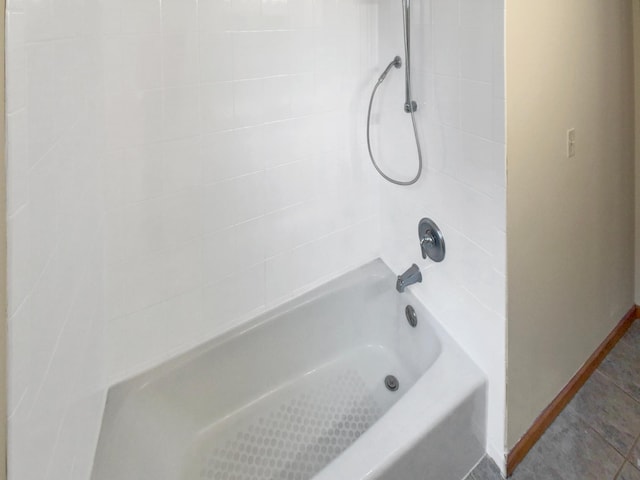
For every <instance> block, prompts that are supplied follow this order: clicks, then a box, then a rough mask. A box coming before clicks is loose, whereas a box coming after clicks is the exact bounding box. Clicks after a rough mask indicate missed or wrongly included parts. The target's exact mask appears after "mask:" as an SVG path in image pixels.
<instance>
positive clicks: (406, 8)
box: [367, 0, 422, 186]
mask: <svg viewBox="0 0 640 480" xmlns="http://www.w3.org/2000/svg"><path fill="white" fill-rule="evenodd" d="M402 8H403V15H402V27H403V30H404V55H405V62H406V65H405V67H406V70H405V79H404V80H405V88H406V94H407V98H406V104H405V111H406V112H408V113H411V123H412V125H413V136H414V138H415V139H416V149H417V150H418V172H417V173H416V176H415V177H413V178H412V179H411V180H408V181H402V180H396V179H395V178H391V177H390V176H388V175H386V174H385V173H384V172H383V171H382V169H381V168H380V167H379V166H378V164H377V163H376V159H375V158H374V156H373V152H372V151H371V138H370V129H371V109H372V107H373V99H374V98H375V96H376V92H377V91H378V87H379V86H380V85H381V84H382V82H384V79H385V78H386V77H387V74H388V73H389V71H390V70H391V67H396V68H400V66H401V65H402V60H401V58H400V57H395V58H394V59H393V60H392V61H391V63H389V65H387V68H385V69H384V72H382V75H380V78H378V81H377V82H376V84H375V86H374V87H373V91H372V92H371V99H370V100H369V111H368V112H367V148H368V149H369V158H371V163H373V166H374V167H375V169H376V170H377V171H378V173H379V174H380V175H381V176H382V178H384V179H385V180H387V181H388V182H391V183H393V184H395V185H401V186H408V185H413V184H414V183H416V182H417V181H418V179H419V178H420V175H422V150H421V148H420V140H419V138H418V126H417V125H416V116H415V113H414V112H415V110H416V106H415V102H414V101H413V94H412V92H411V68H410V66H409V65H410V60H411V52H410V50H409V48H410V45H409V44H410V37H411V36H410V33H409V29H410V26H411V21H410V4H409V0H402Z"/></svg>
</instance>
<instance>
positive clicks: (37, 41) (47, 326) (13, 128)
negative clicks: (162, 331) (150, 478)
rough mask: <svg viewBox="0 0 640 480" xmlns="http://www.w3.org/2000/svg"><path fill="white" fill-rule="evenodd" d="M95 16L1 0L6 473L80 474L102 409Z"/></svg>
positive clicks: (88, 8) (77, 6) (54, 0)
mask: <svg viewBox="0 0 640 480" xmlns="http://www.w3.org/2000/svg"><path fill="white" fill-rule="evenodd" d="M98 14H99V11H98V9H97V4H95V5H92V4H90V3H86V4H82V3H78V2H65V1H58V0H44V1H43V0H39V1H35V0H10V1H9V2H7V22H8V29H7V57H8V62H7V96H8V108H7V125H8V203H9V205H8V213H9V219H8V222H9V246H8V248H9V322H8V324H9V325H8V326H9V339H10V340H9V385H8V390H9V456H8V468H9V478H10V479H11V480H18V479H20V480H23V479H24V480H30V479H33V480H36V479H37V480H42V479H51V480H59V479H83V480H86V479H87V478H88V476H89V471H90V468H91V463H92V459H93V450H94V448H95V445H96V441H97V435H98V431H99V420H100V416H101V412H102V409H103V406H104V393H105V387H106V361H105V359H106V352H105V348H104V327H105V321H104V320H105V317H104V314H103V310H104V309H103V305H104V300H103V297H104V296H103V276H104V262H103V247H102V244H103V241H102V237H103V231H104V228H103V220H102V218H103V211H104V207H103V201H102V195H101V190H102V189H101V181H100V176H99V171H100V163H101V150H102V149H101V145H102V143H103V140H102V138H101V136H100V126H101V114H100V111H101V103H102V100H101V98H102V97H101V95H100V83H101V82H100V79H101V74H100V71H99V69H98V68H97V64H96V63H95V62H92V61H90V59H92V58H95V57H97V56H99V52H100V41H99V37H98V35H97V33H95V30H93V28H92V26H93V25H95V24H96V22H97V17H98Z"/></svg>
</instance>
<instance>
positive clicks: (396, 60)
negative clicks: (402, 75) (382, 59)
mask: <svg viewBox="0 0 640 480" xmlns="http://www.w3.org/2000/svg"><path fill="white" fill-rule="evenodd" d="M401 66H402V59H401V58H400V57H398V56H396V57H395V58H394V59H393V60H391V63H389V65H387V68H385V69H384V72H382V75H380V78H378V83H382V82H383V81H384V79H385V78H387V75H388V73H389V71H390V70H391V67H396V68H400V67H401Z"/></svg>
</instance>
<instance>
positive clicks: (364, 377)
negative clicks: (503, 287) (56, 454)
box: [92, 260, 486, 480]
mask: <svg viewBox="0 0 640 480" xmlns="http://www.w3.org/2000/svg"><path fill="white" fill-rule="evenodd" d="M394 286H395V276H394V275H393V273H392V272H391V271H390V270H389V269H388V268H387V267H386V266H385V265H384V264H383V263H382V262H381V261H379V260H377V261H374V262H372V263H370V264H368V265H365V266H363V267H361V268H359V269H357V270H355V271H353V272H350V273H348V274H346V275H344V276H342V277H340V278H338V279H336V280H334V281H332V282H330V283H329V284H327V285H324V286H322V287H320V288H317V289H316V290H313V291H311V292H309V293H307V294H305V295H303V296H302V297H300V298H298V299H295V300H293V301H291V302H289V303H287V304H286V305H283V306H282V307H279V308H277V309H275V310H273V311H271V312H267V313H265V314H264V315H261V316H260V317H258V318H256V319H255V320H253V321H252V322H250V324H248V325H243V326H242V327H239V328H237V329H235V330H233V331H230V332H228V333H226V334H224V335H223V336H221V337H219V338H216V339H215V340H213V341H211V342H209V343H207V344H206V345H203V346H202V347H199V348H197V349H196V350H194V351H192V352H189V353H187V354H185V355H183V356H181V357H179V358H177V359H174V360H171V361H169V362H167V363H165V364H163V365H160V366H158V367H156V368H154V369H153V370H151V371H149V372H146V373H144V374H142V375H139V376H138V377H136V378H134V379H132V380H129V381H126V382H124V383H121V384H119V385H117V386H114V387H112V388H111V389H110V391H109V395H108V399H107V406H106V408H105V413H104V418H103V424H102V431H101V434H100V440H99V444H98V449H97V452H96V458H95V465H94V469H93V474H92V479H93V480H147V479H148V480H209V479H214V480H215V479H218V480H219V479H225V480H249V479H251V480H254V479H255V480H262V479H274V480H276V479H277V480H281V479H282V480H285V479H299V480H303V479H311V478H313V479H314V480H341V479H345V480H357V479H374V478H375V479H389V480H414V479H415V480H427V479H428V480H448V479H451V480H460V479H461V478H463V477H464V476H465V475H466V473H467V472H468V471H469V470H470V469H471V468H472V467H473V465H474V464H475V463H476V462H477V461H478V460H479V459H480V457H481V456H482V455H483V454H484V450H485V449H484V439H485V417H486V415H485V408H486V400H485V395H486V386H485V378H484V376H483V374H482V373H481V372H480V370H479V369H478V368H477V367H476V366H475V365H474V364H473V363H472V362H471V361H470V360H469V358H468V357H467V356H466V355H465V354H464V353H463V352H462V351H461V350H460V348H459V347H458V346H457V345H456V344H455V343H454V342H453V341H452V340H451V339H450V338H449V336H448V335H447V334H446V333H445V332H444V331H443V330H442V329H441V328H440V327H439V325H438V324H437V322H435V321H434V320H433V318H432V317H431V316H430V314H429V312H428V311H427V310H426V309H425V308H424V307H423V306H422V305H420V303H419V302H418V301H417V300H416V298H415V297H414V296H413V295H412V294H411V293H409V292H405V293H403V294H399V293H397V292H396V291H395V289H394ZM408 304H411V305H412V306H413V307H414V308H415V310H416V312H417V314H418V325H417V327H415V328H413V327H411V326H410V325H409V323H408V321H407V320H406V318H405V307H406V305H408ZM389 374H392V375H395V376H396V377H397V378H398V380H399V389H398V390H397V391H395V392H392V391H389V390H388V389H387V388H386V386H385V384H384V379H385V377H386V376H387V375H389Z"/></svg>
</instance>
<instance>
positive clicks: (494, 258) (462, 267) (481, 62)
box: [376, 0, 506, 465]
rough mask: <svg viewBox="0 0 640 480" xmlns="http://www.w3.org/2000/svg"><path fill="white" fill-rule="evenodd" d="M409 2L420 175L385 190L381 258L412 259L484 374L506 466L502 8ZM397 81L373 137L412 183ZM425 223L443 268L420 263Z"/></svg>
mask: <svg viewBox="0 0 640 480" xmlns="http://www.w3.org/2000/svg"><path fill="white" fill-rule="evenodd" d="M413 4H414V5H415V6H416V7H417V6H419V8H420V12H419V14H418V13H417V11H416V14H415V15H414V19H413V20H414V22H415V24H414V25H413V32H412V36H413V57H414V68H415V70H416V71H415V73H414V79H415V84H416V85H415V87H414V97H415V98H416V100H417V101H418V102H419V103H420V104H421V105H420V108H419V110H418V112H417V120H418V122H419V125H420V133H421V140H422V146H423V151H424V158H425V172H424V175H423V177H422V179H421V180H420V181H419V182H418V183H417V184H416V185H414V186H412V187H409V188H398V187H394V186H391V185H388V184H384V185H383V188H382V193H381V205H382V207H381V225H382V241H383V250H382V251H383V258H384V260H385V261H386V262H387V263H388V264H389V265H390V266H391V267H392V268H394V269H395V270H396V271H398V272H400V271H402V270H403V269H405V268H407V267H408V266H410V265H411V263H413V262H415V263H417V264H418V265H419V266H420V267H421V269H422V270H423V278H424V280H423V282H422V284H420V285H418V286H416V287H414V288H415V292H416V293H417V295H418V296H419V297H420V298H421V299H422V300H423V301H424V302H425V304H426V305H427V306H428V307H429V309H430V310H431V311H432V313H434V315H435V316H436V318H438V319H439V320H440V321H441V322H442V323H443V325H444V326H445V328H446V329H447V330H448V331H449V332H450V333H451V335H452V336H453V337H454V338H455V339H456V340H457V341H458V342H459V343H460V344H461V345H462V346H463V347H464V348H465V350H466V351H467V352H468V353H469V355H471V357H472V358H473V359H474V360H475V361H476V363H478V365H479V366H480V367H481V368H482V369H483V370H484V371H485V373H486V374H487V376H488V378H489V410H488V446H487V448H488V452H489V453H490V454H491V456H492V457H493V458H494V460H495V461H496V463H498V464H499V465H504V413H505V412H504V408H505V341H506V340H505V329H506V322H505V307H506V280H505V257H506V233H505V222H506V194H505V177H506V159H505V136H504V131H505V119H504V105H505V89H504V38H503V37H504V33H503V32H504V0H430V1H429V0H420V1H418V2H414V3H413ZM382 5H386V8H387V9H388V11H387V12H386V13H385V14H381V15H380V17H381V18H385V22H384V23H382V24H381V28H380V45H381V46H383V47H381V50H382V53H381V55H382V57H383V58H382V59H381V61H382V62H383V63H385V64H386V62H388V61H390V60H391V58H393V56H394V55H397V54H400V55H402V53H401V52H402V51H403V50H402V49H403V46H402V30H401V29H402V17H401V9H400V6H399V5H398V2H396V1H394V0H389V1H386V2H383V3H382ZM380 66H382V63H381V64H380ZM394 73H395V72H394ZM402 77H403V76H402V75H400V74H397V75H393V77H391V75H390V77H389V78H390V79H391V81H390V82H389V85H388V86H386V87H385V88H386V89H387V91H386V92H383V93H382V98H383V100H382V102H384V103H382V104H381V108H383V109H384V114H383V115H381V116H380V120H379V122H378V124H377V125H376V130H377V141H378V143H379V146H378V149H379V152H380V162H381V163H382V164H383V165H384V168H386V169H387V170H388V171H391V172H394V173H395V174H397V175H398V176H402V177H404V178H409V177H410V175H411V174H412V173H413V172H414V171H415V168H416V150H415V143H413V138H412V130H411V123H410V119H409V116H408V115H407V114H405V113H404V112H403V111H402V108H401V107H402V104H403V102H404V100H403V94H404V91H403V88H402V81H403V78H402ZM392 82H396V84H395V86H394V85H392ZM385 95H388V96H389V97H390V98H387V97H386V96H385ZM394 97H395V98H394ZM385 162H387V164H386V165H385ZM394 169H395V171H394ZM425 216H427V217H431V218H433V219H434V220H435V221H436V223H438V225H439V226H440V228H441V229H442V231H443V233H444V236H445V240H446V246H447V257H446V259H445V261H444V262H443V263H439V264H435V263H433V262H431V261H429V260H422V259H421V256H420V248H419V243H418V235H417V231H418V228H417V227H418V220H419V219H420V218H422V217H425Z"/></svg>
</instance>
